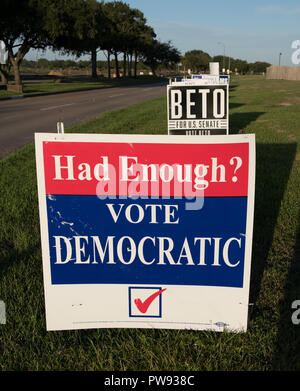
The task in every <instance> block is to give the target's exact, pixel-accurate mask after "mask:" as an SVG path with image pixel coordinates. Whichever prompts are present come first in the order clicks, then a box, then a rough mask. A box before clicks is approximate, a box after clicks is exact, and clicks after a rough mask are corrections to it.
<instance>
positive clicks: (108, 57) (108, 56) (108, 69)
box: [107, 50, 111, 79]
mask: <svg viewBox="0 0 300 391" xmlns="http://www.w3.org/2000/svg"><path fill="white" fill-rule="evenodd" d="M107 77H108V78H109V79H110V78H111V68H110V50H108V51H107Z"/></svg>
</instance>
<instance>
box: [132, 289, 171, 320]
mask: <svg viewBox="0 0 300 391" xmlns="http://www.w3.org/2000/svg"><path fill="white" fill-rule="evenodd" d="M166 289H167V288H165V289H161V290H160V291H157V292H155V293H153V294H152V295H151V296H149V297H148V298H147V299H146V300H145V301H142V300H141V299H135V300H134V302H135V305H136V306H137V308H138V309H139V310H140V312H141V313H142V314H145V313H146V312H147V310H148V308H149V306H150V304H151V303H152V301H153V300H155V299H156V298H157V297H158V296H159V295H161V294H162V293H163V292H164V291H165V290H166Z"/></svg>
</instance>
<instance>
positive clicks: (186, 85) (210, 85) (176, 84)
mask: <svg viewBox="0 0 300 391" xmlns="http://www.w3.org/2000/svg"><path fill="white" fill-rule="evenodd" d="M194 80H196V81H197V80H198V79H194ZM197 85H198V86H201V87H203V86H204V84H201V83H197V82H196V83H195V84H178V83H174V84H168V85H167V121H168V124H167V126H168V135H169V136H176V137H178V136H182V137H184V136H183V135H178V136H177V135H176V134H172V135H171V134H170V129H169V122H170V116H169V106H170V102H169V89H170V88H172V87H177V86H178V87H189V86H197ZM219 86H222V87H224V86H226V88H227V130H226V135H228V134H229V125H230V124H229V84H209V85H207V87H219ZM198 119H199V118H198ZM185 136H188V137H190V136H189V135H185ZM195 136H198V137H204V136H202V135H193V137H195ZM211 136H213V135H210V136H209V137H211Z"/></svg>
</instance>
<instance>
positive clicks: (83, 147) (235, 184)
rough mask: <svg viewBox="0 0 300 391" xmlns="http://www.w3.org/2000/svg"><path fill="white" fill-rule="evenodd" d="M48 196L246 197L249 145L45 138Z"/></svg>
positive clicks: (44, 149)
mask: <svg viewBox="0 0 300 391" xmlns="http://www.w3.org/2000/svg"><path fill="white" fill-rule="evenodd" d="M43 151H44V165H45V182H46V193H47V194H82V195H99V196H101V195H104V196H105V195H107V196H108V195H116V196H118V195H120V196H166V197H167V196H175V197H192V196H196V197H200V196H206V197H226V196H247V193H248V191H247V190H248V163H249V144H248V143H230V144H160V143H103V142H102V143H101V142H52V141H51V142H44V143H43Z"/></svg>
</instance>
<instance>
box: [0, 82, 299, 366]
mask: <svg viewBox="0 0 300 391" xmlns="http://www.w3.org/2000/svg"><path fill="white" fill-rule="evenodd" d="M230 128H231V133H237V132H239V131H242V132H246V133H255V134H256V141H257V176H256V196H255V220H254V238H253V257H252V271H251V287H250V303H253V305H251V306H250V307H249V328H248V331H247V332H246V333H243V334H231V333H227V332H225V333H215V332H209V331H189V330H151V329H150V330H143V329H95V330H75V331H54V332H53V331H52V332H47V331H46V330H45V315H44V294H43V275H42V260H41V249H40V232H39V214H38V201H37V186H36V174H35V154H34V146H33V145H28V146H26V147H25V148H23V149H21V150H19V151H18V152H17V153H14V154H12V155H10V156H9V157H7V158H6V159H4V160H2V161H0V211H1V213H0V299H1V300H3V301H4V302H5V303H6V316H7V323H6V325H0V369H1V370H197V371H198V370H225V371H229V370H231V371H235V370H300V324H299V325H293V324H292V322H291V315H292V312H293V310H292V309H291V304H292V302H293V301H294V300H297V299H298V300H300V224H299V221H300V82H292V81H283V80H265V79H264V78H262V77H257V76H253V77H236V78H234V79H233V80H232V82H231V86H230ZM67 131H68V132H80V133H83V132H87V133H115V134H118V133H148V134H158V133H167V113H166V98H165V97H163V98H158V99H154V100H152V101H150V102H145V103H141V104H138V105H134V106H131V107H128V108H126V109H122V110H118V111H115V112H112V113H106V114H103V115H102V116H100V117H99V118H98V119H96V120H93V121H90V122H88V123H85V124H82V125H80V126H75V127H72V128H69V129H67ZM116 137H117V136H116Z"/></svg>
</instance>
